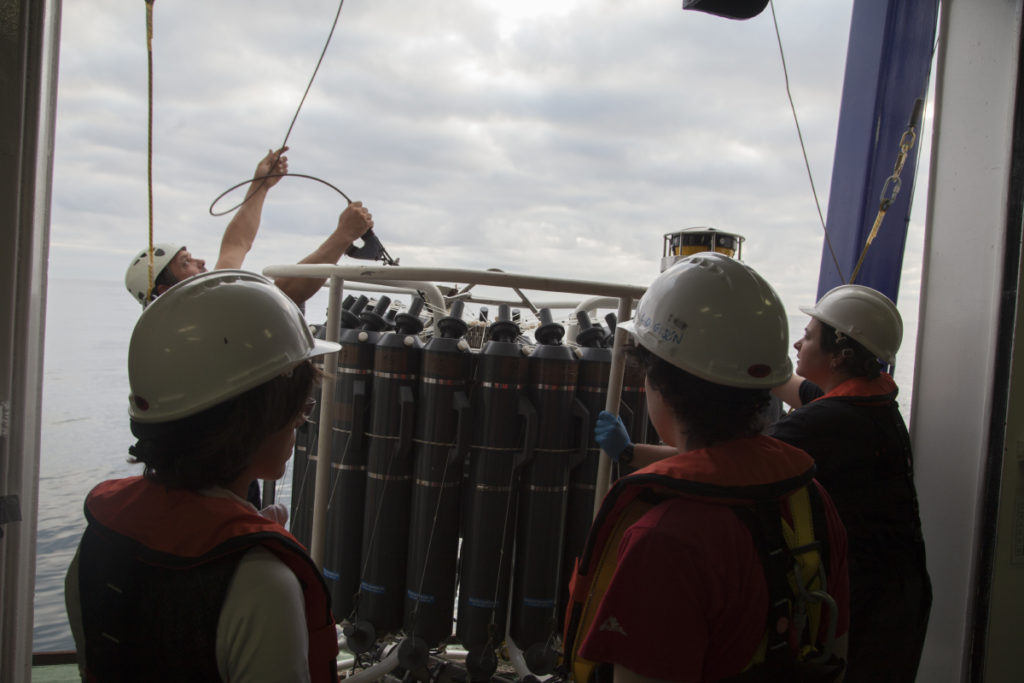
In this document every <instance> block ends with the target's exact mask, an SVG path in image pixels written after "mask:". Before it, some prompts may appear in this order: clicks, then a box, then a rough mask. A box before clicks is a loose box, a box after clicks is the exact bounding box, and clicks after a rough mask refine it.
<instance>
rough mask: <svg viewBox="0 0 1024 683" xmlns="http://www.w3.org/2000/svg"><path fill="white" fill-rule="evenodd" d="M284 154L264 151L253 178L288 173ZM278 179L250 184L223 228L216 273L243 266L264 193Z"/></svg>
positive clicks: (285, 149) (258, 225)
mask: <svg viewBox="0 0 1024 683" xmlns="http://www.w3.org/2000/svg"><path fill="white" fill-rule="evenodd" d="M287 151H288V148H287V147H282V148H281V149H279V150H276V151H275V150H270V151H269V152H267V156H265V157H263V159H261V160H260V163H259V164H258V165H257V166H256V173H254V174H253V178H261V177H262V176H266V175H270V174H275V173H287V172H288V157H286V156H283V155H284V153H285V152H287ZM279 180H281V178H280V177H275V178H263V179H262V180H253V182H251V183H249V189H248V190H247V191H246V193H245V201H244V202H243V203H242V205H241V206H240V207H239V208H238V211H236V212H235V215H234V216H232V218H231V222H230V223H228V227H226V228H225V229H224V237H223V238H221V242H220V254H219V256H218V257H217V265H216V266H215V267H214V268H215V269H216V270H220V269H221V268H241V267H242V263H244V262H245V256H246V254H248V253H249V250H250V249H252V243H253V242H254V241H255V240H256V233H257V232H259V229H260V216H261V215H262V214H263V202H264V200H265V199H266V198H267V191H268V190H270V188H272V187H273V186H274V185H277V183H278V181H279Z"/></svg>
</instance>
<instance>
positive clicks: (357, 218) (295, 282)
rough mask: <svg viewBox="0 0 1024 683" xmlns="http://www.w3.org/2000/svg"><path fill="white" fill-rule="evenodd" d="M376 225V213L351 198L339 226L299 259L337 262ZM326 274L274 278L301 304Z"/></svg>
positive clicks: (322, 281) (339, 218) (277, 283)
mask: <svg viewBox="0 0 1024 683" xmlns="http://www.w3.org/2000/svg"><path fill="white" fill-rule="evenodd" d="M372 227H373V216H371V215H370V211H369V210H368V209H367V208H366V207H365V206H363V203H362V202H352V203H351V204H349V205H348V206H347V207H346V208H345V210H344V211H342V212H341V215H340V216H339V217H338V226H337V227H336V228H335V229H334V232H332V233H331V234H330V235H329V236H328V237H327V239H326V240H324V243H323V244H321V245H320V246H319V247H318V248H317V250H316V251H314V252H313V253H312V254H310V255H309V256H307V257H306V258H304V259H302V260H301V261H299V263H337V262H338V260H339V259H340V258H341V257H342V256H343V255H344V254H345V252H346V251H348V248H349V247H350V246H352V243H353V242H355V241H356V240H357V239H359V238H360V237H362V236H363V234H364V233H365V232H366V231H367V230H369V229H370V228H372ZM324 280H325V278H315V279H314V278H303V277H280V278H277V279H276V280H274V284H276V285H277V286H278V287H279V288H280V289H281V291H283V292H284V293H285V294H287V295H288V296H289V298H291V300H292V301H294V302H295V303H297V304H299V305H302V304H303V303H305V302H306V300H307V299H309V298H310V297H311V296H313V295H314V294H316V293H317V292H318V291H319V290H320V288H321V287H323V286H324Z"/></svg>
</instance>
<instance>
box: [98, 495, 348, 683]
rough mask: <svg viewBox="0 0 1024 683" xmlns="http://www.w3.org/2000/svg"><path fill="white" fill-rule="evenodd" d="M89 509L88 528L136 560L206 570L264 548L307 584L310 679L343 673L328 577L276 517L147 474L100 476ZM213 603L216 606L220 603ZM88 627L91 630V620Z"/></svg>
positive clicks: (304, 587) (333, 678)
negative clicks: (103, 479) (101, 479)
mask: <svg viewBox="0 0 1024 683" xmlns="http://www.w3.org/2000/svg"><path fill="white" fill-rule="evenodd" d="M85 512H86V518H87V519H88V521H89V529H88V530H87V534H95V535H96V536H97V537H98V538H100V539H102V540H101V541H100V543H101V544H109V547H110V548H116V549H118V550H119V551H123V550H124V549H125V548H127V549H129V552H130V553H131V554H132V556H133V557H134V560H135V561H136V562H142V563H145V564H147V565H151V566H156V567H163V568H166V569H178V570H196V571H203V569H204V568H205V567H206V566H214V565H215V564H216V563H218V562H220V561H222V560H230V559H231V558H237V559H241V556H242V555H243V554H244V553H245V552H247V551H248V550H249V549H251V548H253V547H256V546H262V547H264V548H266V549H267V550H268V551H270V552H271V553H273V554H274V555H275V556H276V557H277V558H278V559H280V560H281V561H282V562H283V563H284V564H285V565H287V566H288V568H289V569H291V570H292V572H293V573H294V574H295V576H296V578H297V579H298V580H299V584H300V585H301V586H302V592H303V598H304V603H305V604H304V607H305V615H306V627H307V630H308V633H309V653H308V664H309V672H310V677H311V680H312V681H317V682H320V681H330V682H332V683H333V682H336V681H337V680H338V676H337V655H338V640H337V633H336V631H335V625H334V617H333V616H332V614H331V608H330V597H329V595H328V593H327V589H326V586H325V584H324V580H323V577H322V576H321V575H320V572H319V570H318V569H317V568H316V565H314V564H313V561H312V559H311V558H310V557H309V555H308V554H307V552H306V550H305V548H303V547H302V545H301V544H300V543H299V542H298V541H297V540H296V539H295V538H294V537H293V536H292V535H291V534H289V533H288V532H287V531H285V530H284V529H283V528H282V527H281V526H280V525H279V524H277V523H276V522H274V521H272V520H269V519H266V518H264V517H262V516H260V515H259V514H257V513H255V512H253V511H252V509H251V508H248V507H246V506H244V505H242V504H240V503H238V502H237V501H234V500H229V499H227V498H218V497H211V496H205V495H201V494H198V493H194V492H190V491H183V490H177V489H170V488H167V487H165V486H162V485H160V484H156V483H153V482H150V481H148V480H146V479H144V478H142V477H130V478H126V479H117V480H112V481H106V482H103V483H101V484H100V485H98V486H97V487H96V488H94V489H93V490H92V492H91V493H90V494H89V496H88V498H87V499H86V504H85ZM84 546H85V539H83V548H84ZM82 559H83V560H84V557H83V558H82ZM235 562H237V560H235ZM234 566H235V565H234V564H231V565H230V567H234ZM82 571H83V568H82V567H80V575H81V573H82ZM230 571H231V572H232V573H233V569H230ZM228 578H230V577H228ZM154 588H155V587H154ZM225 588H226V586H225ZM144 590H145V589H144ZM221 599H222V598H221ZM253 599H259V597H258V596H254V597H253ZM83 607H84V605H83ZM214 609H216V610H217V612H219V605H217V606H215V607H214ZM84 616H85V615H83V617H84ZM153 616H154V619H158V618H159V615H153ZM215 623H216V622H215V621H214V624H215ZM85 628H86V631H87V632H88V630H89V628H90V625H89V624H88V623H86V624H85ZM89 655H90V650H89V648H88V647H87V648H86V657H87V659H89V658H90V657H89ZM86 664H87V668H89V662H88V661H87V662H86Z"/></svg>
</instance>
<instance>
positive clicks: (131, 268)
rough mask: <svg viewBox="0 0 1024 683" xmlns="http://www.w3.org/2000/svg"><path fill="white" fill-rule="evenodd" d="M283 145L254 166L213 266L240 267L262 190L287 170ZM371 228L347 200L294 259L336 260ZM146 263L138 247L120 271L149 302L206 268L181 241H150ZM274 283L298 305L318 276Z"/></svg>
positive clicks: (362, 211) (256, 225) (318, 283)
mask: <svg viewBox="0 0 1024 683" xmlns="http://www.w3.org/2000/svg"><path fill="white" fill-rule="evenodd" d="M286 151H288V148H287V147H282V148H280V149H278V150H276V151H275V150H271V151H270V152H268V153H267V155H266V156H265V157H263V159H261V160H260V162H259V164H258V165H257V167H256V173H255V174H254V175H253V182H251V183H250V184H249V189H248V190H247V191H246V195H245V201H243V202H242V204H241V206H239V208H238V211H237V212H235V215H234V216H233V217H232V218H231V221H230V222H229V223H228V226H227V228H225V230H224V236H223V237H222V238H221V244H220V252H219V254H218V256H217V262H216V264H215V265H214V270H223V269H230V268H241V267H242V265H243V263H244V262H245V257H246V255H247V254H248V253H249V250H250V249H252V245H253V243H254V242H255V241H256V235H257V233H258V232H259V229H260V218H261V215H262V213H263V203H264V201H265V200H266V197H267V192H268V191H269V190H270V188H272V187H273V186H274V185H276V184H277V183H278V181H280V180H281V176H282V175H283V174H286V173H288V157H286V156H284V153H285V152H286ZM372 227H373V217H372V216H371V215H370V212H369V211H368V210H367V209H366V207H364V206H363V204H362V202H352V203H351V204H349V205H348V206H347V207H345V210H344V211H342V212H341V215H340V216H339V217H338V225H337V226H336V227H335V229H334V231H333V232H331V234H330V235H328V237H327V239H325V240H324V241H323V243H322V244H321V245H320V246H319V247H318V248H317V249H316V250H315V251H314V252H312V253H311V254H309V255H308V256H306V258H304V259H302V260H301V261H299V263H337V262H338V260H339V259H340V258H341V257H342V255H344V254H345V252H346V251H347V250H348V248H349V247H351V246H352V243H353V242H355V241H356V240H358V239H359V238H360V237H362V236H363V234H364V233H366V231H368V230H369V229H370V228H372ZM152 261H153V263H152V268H151V267H150V248H149V247H148V246H147V247H146V248H145V249H142V250H140V251H139V252H138V253H136V254H135V256H133V257H132V260H131V262H130V263H129V264H128V270H127V271H126V272H125V277H124V284H125V287H126V288H127V289H128V293H129V294H130V295H131V296H132V298H133V299H135V300H136V301H138V302H139V303H141V304H142V305H143V307H145V306H147V305H149V303H150V302H151V301H153V299H155V298H156V297H158V296H160V295H161V294H163V293H164V292H166V291H167V290H168V289H170V288H171V287H173V286H174V285H175V284H177V283H179V282H181V281H183V280H185V279H187V278H189V277H192V276H193V275H198V274H199V273H205V272H206V261H205V260H204V259H201V258H197V257H195V256H193V255H192V253H191V252H190V251H189V250H188V248H187V247H186V246H185V245H184V244H180V243H175V242H159V243H155V244H153V249H152ZM275 283H276V284H277V286H278V287H280V288H281V289H282V291H284V293H285V294H287V295H288V296H289V297H290V298H291V299H292V301H294V302H295V303H297V304H299V305H300V306H301V305H302V304H303V303H305V302H306V301H307V300H308V299H309V298H310V297H312V296H313V295H314V294H316V293H317V292H318V291H319V290H320V288H321V287H322V286H323V283H324V279H313V278H287V277H282V278H278V279H277V280H275Z"/></svg>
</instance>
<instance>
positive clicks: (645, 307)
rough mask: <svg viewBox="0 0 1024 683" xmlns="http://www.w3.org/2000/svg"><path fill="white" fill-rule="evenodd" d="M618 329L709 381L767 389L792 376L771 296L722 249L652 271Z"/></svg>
mask: <svg viewBox="0 0 1024 683" xmlns="http://www.w3.org/2000/svg"><path fill="white" fill-rule="evenodd" d="M621 327H623V328H624V329H626V331H628V332H629V333H630V334H632V335H633V336H634V337H635V338H636V341H637V343H638V344H640V345H641V346H643V347H644V348H646V349H647V350H648V351H650V352H651V353H653V354H654V355H656V356H658V357H659V358H661V359H662V360H664V361H666V362H668V363H671V364H672V365H675V366H676V367H679V368H682V369H683V370H685V371H687V372H689V373H690V374H693V375H696V376H697V377H700V378H701V379H705V380H707V381H709V382H714V383H715V384H723V385H725V386H730V387H739V388H746V389H768V388H771V387H774V386H778V385H780V384H783V383H784V382H786V380H788V379H789V378H790V376H791V375H792V374H793V363H792V361H790V359H789V324H788V321H787V319H786V311H785V309H784V308H783V306H782V302H781V301H780V300H779V297H778V295H777V294H776V293H775V290H773V289H772V288H771V286H770V285H769V284H768V283H767V282H765V280H764V278H762V277H761V276H760V275H758V274H757V273H756V272H755V271H754V270H753V269H752V268H750V267H749V266H747V265H744V264H743V263H740V262H739V261H737V260H735V259H732V258H729V257H728V256H725V255H723V254H717V253H714V252H702V253H700V254H695V255H693V256H688V257H686V258H684V259H683V260H682V261H679V262H678V263H676V264H675V265H674V266H672V267H671V268H669V269H668V270H666V271H665V272H664V273H662V274H661V275H659V276H658V277H657V278H655V280H654V282H652V283H651V286H650V287H648V289H647V291H646V292H645V293H644V295H643V297H641V298H640V303H639V304H637V308H636V315H635V316H634V317H633V320H629V321H627V322H624V323H622V325H621Z"/></svg>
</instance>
